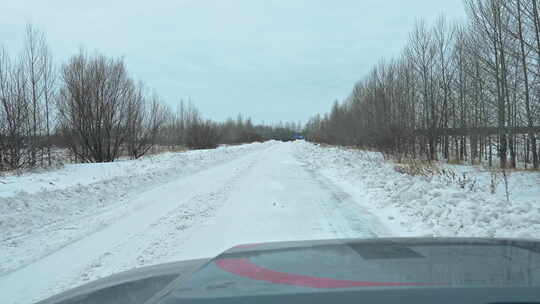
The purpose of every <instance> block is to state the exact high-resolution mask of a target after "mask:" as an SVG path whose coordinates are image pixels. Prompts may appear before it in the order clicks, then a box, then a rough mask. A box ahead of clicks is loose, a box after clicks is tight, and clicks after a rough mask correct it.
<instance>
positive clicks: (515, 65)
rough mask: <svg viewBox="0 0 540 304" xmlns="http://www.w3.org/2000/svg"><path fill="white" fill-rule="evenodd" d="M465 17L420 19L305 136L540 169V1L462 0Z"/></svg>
mask: <svg viewBox="0 0 540 304" xmlns="http://www.w3.org/2000/svg"><path fill="white" fill-rule="evenodd" d="M465 7H466V10H467V19H466V20H465V21H462V22H460V23H455V22H452V21H450V20H447V19H446V18H445V17H444V16H440V18H439V19H438V21H437V22H436V24H433V25H429V24H426V22H424V21H422V20H418V21H417V23H416V24H415V26H414V29H413V30H412V31H411V32H410V35H409V41H408V43H407V45H406V46H405V47H404V48H403V51H402V53H401V55H400V56H398V57H397V58H385V59H383V60H381V61H380V62H379V63H377V64H374V66H373V68H372V69H371V71H370V72H369V73H368V74H367V75H366V76H365V78H364V79H363V80H361V81H360V82H358V83H357V84H356V86H355V87H354V89H353V91H352V93H351V94H350V97H349V98H348V99H347V100H345V101H344V102H342V103H338V102H336V103H335V104H334V106H333V107H332V109H331V112H330V113H329V114H327V115H324V116H321V115H317V116H315V117H313V118H312V119H311V120H310V121H309V122H308V124H307V126H306V132H307V134H308V135H309V139H311V140H313V141H316V142H321V143H327V144H337V145H346V146H360V147H365V148H370V149H375V150H379V151H382V152H384V153H385V155H387V156H390V157H392V158H396V159H403V158H407V159H423V160H428V161H431V160H446V161H449V162H455V163H465V162H467V163H472V164H476V163H486V164H488V165H489V166H500V167H501V168H516V167H523V168H531V167H532V168H535V169H538V167H539V153H540V151H539V143H538V138H537V137H538V134H540V17H539V7H538V1H537V0H466V1H465Z"/></svg>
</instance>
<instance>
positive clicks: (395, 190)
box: [297, 142, 540, 238]
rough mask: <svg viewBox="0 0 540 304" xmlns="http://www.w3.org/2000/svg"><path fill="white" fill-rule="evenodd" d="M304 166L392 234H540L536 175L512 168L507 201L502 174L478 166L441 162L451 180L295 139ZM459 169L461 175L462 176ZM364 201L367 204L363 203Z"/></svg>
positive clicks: (377, 157) (370, 155)
mask: <svg viewBox="0 0 540 304" xmlns="http://www.w3.org/2000/svg"><path fill="white" fill-rule="evenodd" d="M297 149H298V153H300V155H302V157H301V158H302V159H303V160H304V162H305V163H306V165H307V166H310V167H311V168H312V169H314V170H316V171H317V172H319V174H321V175H323V176H325V177H326V178H328V179H330V180H332V181H333V182H334V183H336V184H338V185H340V186H341V187H342V188H343V189H344V190H345V191H347V192H349V193H351V195H354V196H356V197H357V198H358V199H357V201H358V202H359V204H360V206H359V212H361V210H362V208H366V209H367V210H368V211H370V212H371V213H373V214H375V215H376V216H378V217H379V219H380V220H381V221H382V222H384V223H385V224H387V225H388V227H389V228H390V229H391V230H392V231H393V233H394V234H395V235H396V236H449V237H451V236H463V237H518V238H540V174H538V173H533V172H512V173H511V175H510V177H509V190H510V191H509V192H510V202H508V201H507V200H506V194H505V193H506V192H505V190H504V188H505V187H504V183H503V181H502V177H501V176H500V175H499V176H496V177H495V185H496V191H495V193H494V194H492V191H491V188H492V186H491V184H492V174H491V173H490V172H488V171H486V170H482V169H481V168H479V167H472V166H450V165H441V166H442V168H443V169H451V170H452V171H453V172H455V173H456V175H457V179H460V181H458V180H455V179H451V178H448V177H447V176H439V175H436V176H435V177H433V178H425V177H419V176H410V175H406V174H402V173H398V172H396V170H395V166H396V164H394V163H391V162H387V161H385V160H384V159H383V158H382V156H381V155H380V154H379V153H374V152H364V151H358V150H353V149H344V148H336V147H320V146H317V145H314V144H310V143H305V142H304V143H299V144H298V145H297ZM463 174H465V178H464V177H463ZM365 202H368V203H365Z"/></svg>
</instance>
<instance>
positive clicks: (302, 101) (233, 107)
mask: <svg viewBox="0 0 540 304" xmlns="http://www.w3.org/2000/svg"><path fill="white" fill-rule="evenodd" d="M2 2H3V4H2V10H1V11H0V43H1V44H3V45H5V46H7V47H8V49H9V50H12V51H17V50H18V48H19V47H20V45H21V40H22V36H23V33H24V25H25V23H26V22H27V21H29V22H32V23H34V24H35V25H37V26H38V27H39V28H40V29H41V30H43V31H44V32H46V34H47V38H48V40H49V44H50V45H51V48H52V49H53V52H54V55H55V57H56V60H57V61H59V62H62V61H64V60H65V59H66V58H67V57H69V56H70V55H72V54H73V53H75V52H77V50H78V48H80V47H85V48H86V49H88V50H91V51H92V50H94V49H95V50H98V51H99V52H102V53H105V54H107V55H110V56H124V57H125V61H126V63H127V64H128V67H129V68H130V70H131V71H132V73H133V74H134V75H135V77H136V78H138V79H142V80H144V81H145V82H146V83H147V84H148V85H149V86H150V87H152V88H154V89H155V90H156V91H157V92H158V93H159V94H160V95H161V96H163V98H164V99H165V100H166V101H168V102H169V103H171V104H176V103H177V102H178V101H179V100H180V99H182V98H184V99H187V98H191V100H193V101H194V102H195V103H196V104H197V106H198V107H199V108H200V109H201V111H202V112H203V113H205V114H206V115H207V116H208V117H211V118H214V119H218V120H222V119H224V118H226V117H227V116H234V115H236V113H238V112H242V113H245V114H246V115H249V116H252V117H253V118H254V120H255V121H263V120H264V121H279V120H284V121H288V120H296V121H298V120H303V121H305V120H306V119H307V118H308V117H309V116H311V115H312V114H314V113H316V112H325V111H326V110H328V108H329V107H330V105H331V103H332V102H333V101H334V100H335V99H343V98H345V97H346V96H347V95H348V94H349V92H350V90H351V88H352V86H353V84H354V83H355V82H356V81H357V80H359V79H361V78H362V77H363V75H364V74H365V73H366V72H367V71H368V69H369V68H370V67H371V66H372V65H374V64H375V63H376V62H377V61H378V60H379V59H380V58H381V57H386V58H390V57H392V56H394V55H397V54H398V53H399V52H400V50H401V49H402V47H403V46H404V44H405V41H406V39H407V35H408V32H409V31H410V29H411V28H412V26H413V24H414V21H415V19H416V18H418V17H422V18H425V19H427V20H428V21H430V22H431V21H433V20H434V19H435V18H436V17H437V16H438V15H439V14H440V13H442V12H445V13H446V14H447V15H448V16H449V17H450V18H451V19H455V18H460V17H462V16H464V11H463V5H462V1H461V0H445V1H441V0H412V1H403V0H387V1H380V0H339V1H338V0H336V1H330V0H324V1H323V0H184V1H133V0H130V1H127V0H115V1H104V0H98V1H91V2H88V1H84V2H81V1H67V0H57V1H39V0H31V1H30V0H22V1H21V0H2Z"/></svg>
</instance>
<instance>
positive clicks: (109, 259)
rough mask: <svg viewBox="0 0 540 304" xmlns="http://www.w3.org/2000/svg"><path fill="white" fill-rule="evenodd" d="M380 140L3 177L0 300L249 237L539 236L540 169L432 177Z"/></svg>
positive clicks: (22, 298)
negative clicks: (506, 176) (365, 145)
mask: <svg viewBox="0 0 540 304" xmlns="http://www.w3.org/2000/svg"><path fill="white" fill-rule="evenodd" d="M395 166H396V164H393V163H390V162H385V161H384V160H383V159H382V158H381V156H380V155H379V154H378V153H372V152H362V151H358V150H350V149H343V148H330V147H319V146H316V145H313V144H310V143H306V142H301V141H300V142H293V143H280V142H267V143H263V144H251V145H242V146H235V147H223V148H219V149H216V150H205V151H190V152H184V153H165V154H161V155H156V156H151V157H146V158H143V159H141V160H136V161H120V162H116V163H111V164H83V165H67V166H65V167H64V168H62V169H59V170H56V171H50V172H42V173H30V174H26V175H23V176H9V177H4V178H2V179H1V180H0V181H1V182H0V291H1V292H0V303H7V304H10V303H32V302H34V301H35V300H39V299H42V298H45V297H47V296H50V295H53V294H56V293H58V292H61V291H63V290H66V289H69V288H72V287H75V286H78V285H81V284H84V283H85V282H88V281H91V280H94V279H97V278H100V277H104V276H107V275H110V274H112V273H116V272H120V271H124V270H129V269H132V268H135V267H141V266H147V265H153V264H158V263H164V262H170V261H177V260H184V259H193V258H204V257H212V256H215V255H217V254H218V253H220V252H222V251H224V250H226V249H228V248H230V247H233V246H235V245H238V244H243V243H257V242H270V241H289V240H308V239H330V238H356V237H360V238H368V237H380V236H425V235H429V236H488V237H493V236H495V237H522V238H537V237H538V236H540V176H539V174H538V173H527V172H514V173H512V175H511V176H510V202H507V201H506V197H505V191H504V184H503V183H502V182H501V180H500V178H498V181H497V189H496V191H495V194H491V186H490V184H491V174H490V172H487V171H484V170H482V169H481V168H475V167H466V166H447V167H445V168H447V169H452V170H453V171H455V172H456V173H457V174H458V175H459V176H463V174H464V173H465V174H466V176H467V178H465V179H462V180H461V181H458V182H456V181H455V180H451V179H449V178H448V177H444V176H435V177H434V178H431V179H428V178H424V177H413V176H409V175H406V174H401V173H398V172H396V171H395V170H394V167H395Z"/></svg>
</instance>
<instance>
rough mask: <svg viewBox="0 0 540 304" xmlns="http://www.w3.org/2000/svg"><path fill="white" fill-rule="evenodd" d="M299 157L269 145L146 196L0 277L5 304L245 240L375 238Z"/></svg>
mask: <svg viewBox="0 0 540 304" xmlns="http://www.w3.org/2000/svg"><path fill="white" fill-rule="evenodd" d="M297 152H298V151H297V149H295V144H294V143H275V144H271V145H265V146H263V147H262V148H260V149H255V150H253V151H250V152H249V153H244V154H242V155H240V156H238V157H235V158H233V159H229V160H226V161H223V162H221V163H218V164H215V165H212V166H210V167H208V168H205V169H204V170H201V171H198V172H196V173H193V174H189V175H185V176H181V177H179V178H177V179H173V180H171V181H168V182H165V183H162V184H159V185H156V186H154V187H150V188H149V189H144V191H141V192H140V193H138V194H137V195H136V196H134V197H133V198H131V199H130V201H129V202H128V203H125V204H121V205H119V206H116V207H115V208H112V209H111V210H109V211H108V213H107V214H108V218H112V219H114V220H110V221H108V222H107V224H106V225H104V226H103V227H100V229H97V230H96V231H92V232H91V233H88V234H87V235H85V236H84V237H81V238H79V239H77V240H75V241H73V242H71V243H68V244H66V245H65V246H63V247H62V248H60V249H58V250H55V251H53V252H50V253H49V254H48V255H46V256H45V257H42V258H40V259H38V260H36V261H33V262H32V263H29V264H27V265H25V266H24V267H22V268H19V269H16V270H15V271H12V272H8V273H7V274H5V275H4V276H2V277H0V290H1V292H0V303H5V304H10V303H32V302H34V301H35V300H39V299H43V298H44V297H47V296H50V295H52V294H55V293H58V292H61V291H63V290H66V289H69V288H71V287H74V286H78V285H81V284H83V283H85V282H88V281H91V280H94V279H97V278H100V277H103V276H107V275H109V274H112V273H116V272H120V271H124V270H128V269H131V268H134V267H140V266H147V265H153V264H158V263H163V262H169V261H177V260H185V259H193V258H203V257H212V256H215V255H217V254H218V253H220V252H222V251H224V250H226V249H228V248H230V247H232V246H235V245H238V244H243V243H257V242H270V241H287V240H307V239H327V238H344V237H347V238H350V237H373V236H375V233H373V232H372V227H373V226H374V223H373V218H372V217H371V216H370V215H369V214H367V213H366V214H363V213H362V211H361V208H359V205H358V204H357V202H356V201H355V200H353V199H352V198H351V197H350V196H349V194H348V193H346V192H344V191H343V190H342V189H341V188H339V187H338V186H336V185H335V184H333V183H332V182H330V181H329V180H326V179H324V177H322V176H321V175H319V174H317V173H316V172H315V171H313V170H312V169H310V166H308V165H306V164H305V163H304V162H303V159H302V155H301V154H299V153H297ZM356 197H358V196H356ZM115 215H116V216H115Z"/></svg>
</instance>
